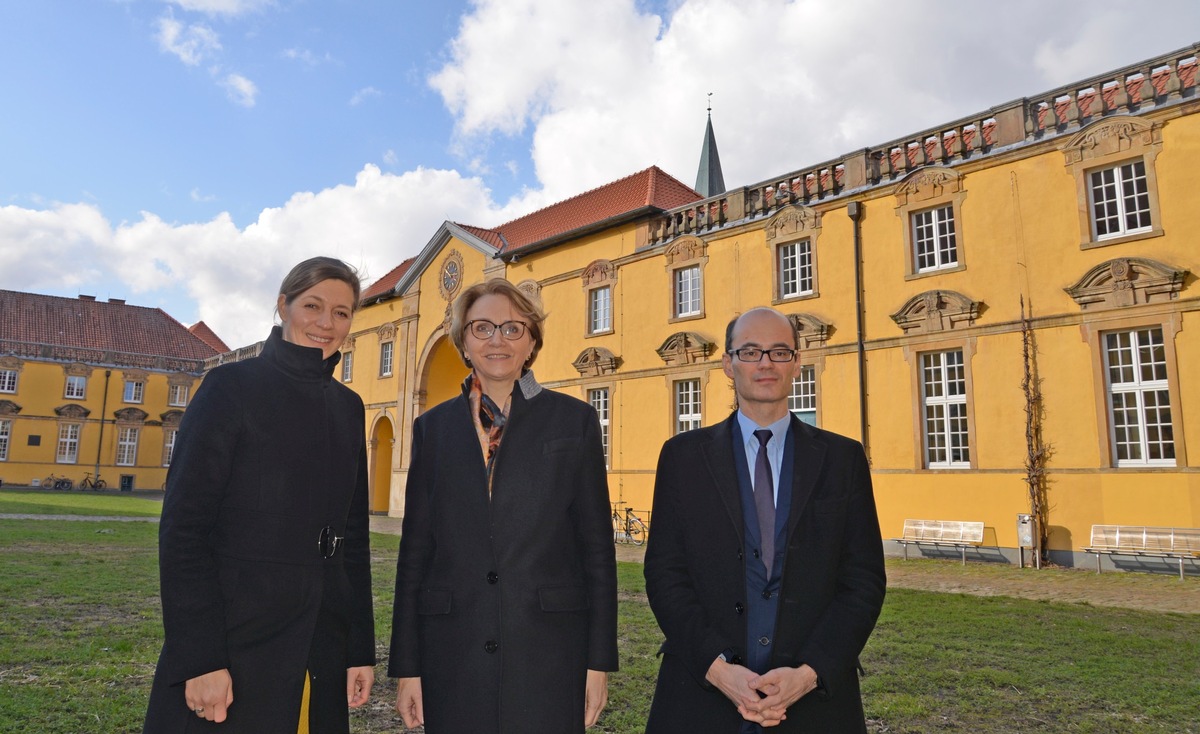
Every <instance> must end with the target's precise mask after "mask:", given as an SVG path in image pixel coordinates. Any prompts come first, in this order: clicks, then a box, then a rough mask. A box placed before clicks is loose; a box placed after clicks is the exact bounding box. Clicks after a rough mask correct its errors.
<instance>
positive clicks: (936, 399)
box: [921, 349, 971, 469]
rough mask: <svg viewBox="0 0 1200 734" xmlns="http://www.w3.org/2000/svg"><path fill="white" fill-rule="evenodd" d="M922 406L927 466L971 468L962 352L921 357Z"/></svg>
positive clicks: (932, 467) (923, 355)
mask: <svg viewBox="0 0 1200 734" xmlns="http://www.w3.org/2000/svg"><path fill="white" fill-rule="evenodd" d="M921 402H922V413H923V415H924V434H925V435H924V442H925V466H926V467H927V468H929V469H964V468H970V466H971V448H970V431H969V426H968V425H967V379H966V370H965V367H964V365H963V353H962V350H961V349H951V350H947V351H944V352H926V353H924V354H922V355H921Z"/></svg>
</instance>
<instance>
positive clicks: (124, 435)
mask: <svg viewBox="0 0 1200 734" xmlns="http://www.w3.org/2000/svg"><path fill="white" fill-rule="evenodd" d="M139 433H140V431H139V429H137V428H128V427H123V428H118V429H117V466H133V465H135V464H137V447H138V434H139Z"/></svg>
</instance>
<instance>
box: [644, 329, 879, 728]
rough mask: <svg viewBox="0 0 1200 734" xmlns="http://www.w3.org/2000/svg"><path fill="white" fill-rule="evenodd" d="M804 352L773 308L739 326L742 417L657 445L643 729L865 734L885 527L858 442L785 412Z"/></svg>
mask: <svg viewBox="0 0 1200 734" xmlns="http://www.w3.org/2000/svg"><path fill="white" fill-rule="evenodd" d="M798 346H799V345H798V341H797V337H796V331H795V329H794V328H793V327H792V324H791V322H790V321H789V320H788V319H787V317H786V316H784V315H783V314H781V313H779V312H778V311H775V310H774V309H770V308H756V309H753V310H750V311H747V312H746V313H744V314H742V315H741V316H739V317H737V318H735V319H733V320H732V321H730V322H729V326H728V327H727V328H726V330H725V354H724V355H723V356H722V358H721V363H722V367H723V369H724V371H725V375H726V376H727V377H729V378H730V379H731V380H733V387H734V392H735V394H736V396H737V409H736V410H735V411H734V413H733V414H732V415H731V416H729V418H727V419H726V420H724V421H723V422H721V423H719V424H717V425H715V426H710V427H706V428H700V429H697V430H694V431H689V432H687V433H683V434H680V435H678V436H675V437H674V438H672V439H670V440H669V441H667V442H666V444H664V445H663V448H662V453H661V455H660V456H659V462H658V472H657V475H656V478H655V487H654V512H653V514H652V516H651V517H652V521H653V524H652V526H651V532H650V539H649V542H648V545H647V548H646V565H645V575H646V593H647V595H648V597H649V600H650V606H651V608H652V609H653V611H654V615H655V617H656V618H657V619H658V623H659V626H660V627H661V628H662V630H663V633H664V635H665V636H666V641H665V642H664V643H663V646H662V649H661V651H660V653H661V656H662V662H661V666H660V668H659V676H658V686H657V689H656V690H655V694H654V702H653V704H652V705H651V709H650V717H649V720H648V721H647V724H646V732H647V734H664V733H668V732H681V731H686V732H691V733H698V734H707V733H710V732H711V733H712V734H751V733H752V732H760V731H762V729H763V728H764V727H766V728H772V731H779V732H821V733H822V734H828V733H830V732H833V733H835V734H842V733H844V732H856V733H857V732H863V733H865V732H866V724H865V721H864V716H863V708H862V699H861V696H860V693H859V684H858V672H859V670H860V666H859V663H858V656H859V654H860V653H861V651H862V649H863V646H864V645H865V644H866V642H867V638H868V637H869V636H870V634H871V630H872V629H873V628H874V626H875V620H876V619H877V618H878V616H879V611H880V608H881V607H882V606H883V597H884V589H885V585H886V578H885V574H884V566H883V544H882V540H881V534H880V531H879V520H878V518H877V516H876V512H875V500H874V496H873V494H872V490H871V475H870V469H869V467H868V466H867V459H866V454H865V453H864V451H863V448H862V445H861V444H859V443H858V442H857V441H853V440H851V439H848V438H845V437H843V436H839V435H837V434H834V433H830V432H828V431H823V430H820V429H818V428H814V427H812V426H809V425H807V424H805V423H803V422H801V421H800V420H799V419H798V418H796V417H795V416H793V415H792V414H791V412H790V411H789V410H788V394H789V393H790V391H791V386H792V380H794V379H795V378H796V377H797V375H798V374H799V372H800V363H799V361H798V359H797V357H798Z"/></svg>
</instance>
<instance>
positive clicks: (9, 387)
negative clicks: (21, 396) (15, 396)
mask: <svg viewBox="0 0 1200 734" xmlns="http://www.w3.org/2000/svg"><path fill="white" fill-rule="evenodd" d="M16 391H17V371H16V370H10V369H6V368H0V392H7V393H15V392H16Z"/></svg>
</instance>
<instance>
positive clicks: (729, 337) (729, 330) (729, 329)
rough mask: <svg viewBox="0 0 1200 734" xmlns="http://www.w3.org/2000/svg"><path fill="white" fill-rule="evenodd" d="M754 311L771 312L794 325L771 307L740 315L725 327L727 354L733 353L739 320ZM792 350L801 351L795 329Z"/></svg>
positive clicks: (759, 307) (763, 307) (757, 308)
mask: <svg viewBox="0 0 1200 734" xmlns="http://www.w3.org/2000/svg"><path fill="white" fill-rule="evenodd" d="M754 311H770V312H771V313H773V314H778V315H779V317H780V318H783V319H787V322H788V325H789V326H790V325H791V323H792V320H791V319H788V317H787V316H784V315H783V314H781V313H779V312H778V311H776V310H775V309H773V308H771V307H770V306H758V307H756V308H752V309H750V310H749V311H747V312H746V313H741V314H738V315H737V316H734V317H733V318H732V319H730V320H729V323H728V324H727V325H726V326H725V351H726V352H727V353H728V352H731V351H733V327H734V326H736V325H737V322H738V319H740V318H741V317H743V316H745V315H746V314H747V313H752V312H754ZM792 349H795V350H796V351H797V352H798V351H800V335H799V334H797V333H796V329H795V328H793V329H792Z"/></svg>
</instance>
